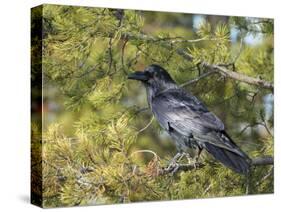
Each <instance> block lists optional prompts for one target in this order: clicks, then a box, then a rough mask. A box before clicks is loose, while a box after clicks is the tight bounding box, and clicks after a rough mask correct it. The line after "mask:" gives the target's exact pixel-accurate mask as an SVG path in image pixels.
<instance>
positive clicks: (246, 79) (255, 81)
mask: <svg viewBox="0 0 281 212" xmlns="http://www.w3.org/2000/svg"><path fill="white" fill-rule="evenodd" d="M123 37H124V38H126V39H132V40H143V41H146V42H158V43H159V45H160V46H162V47H164V48H166V49H169V50H172V48H173V42H172V41H169V40H159V39H158V38H155V37H153V36H149V35H146V34H138V35H136V34H131V33H126V34H124V35H123ZM186 42H188V40H187V41H186ZM190 42H191V43H192V41H190ZM176 53H177V54H178V55H180V56H182V57H183V58H184V59H186V60H188V61H193V60H194V57H193V56H192V55H191V54H189V53H187V52H186V51H185V50H184V49H177V50H176ZM201 63H202V64H203V66H204V67H205V68H207V69H209V72H216V73H219V74H220V75H222V76H224V77H228V78H231V79H234V80H237V81H240V82H243V83H247V84H250V85H255V86H259V87H262V88H265V89H269V90H271V91H273V89H274V85H273V83H272V82H268V81H266V80H263V79H260V78H255V77H251V76H248V75H246V74H243V73H241V72H234V71H231V70H229V69H227V68H225V66H224V65H223V64H220V65H216V64H208V63H206V62H205V61H201ZM208 75H209V74H208ZM187 84H188V82H187Z"/></svg>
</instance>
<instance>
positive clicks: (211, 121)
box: [151, 89, 224, 134]
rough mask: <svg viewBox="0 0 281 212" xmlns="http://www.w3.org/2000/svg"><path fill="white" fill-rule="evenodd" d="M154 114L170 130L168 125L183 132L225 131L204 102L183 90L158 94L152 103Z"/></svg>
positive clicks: (172, 90) (171, 90)
mask: <svg viewBox="0 0 281 212" xmlns="http://www.w3.org/2000/svg"><path fill="white" fill-rule="evenodd" d="M151 107H152V108H151V109H152V112H153V113H154V114H155V116H156V118H157V119H158V121H159V123H160V125H161V126H162V127H163V128H165V129H168V128H167V127H168V123H169V124H170V126H171V125H173V126H174V127H176V128H178V129H179V130H180V131H182V134H185V132H188V131H190V130H192V131H194V132H197V133H204V132H205V131H206V130H218V131H222V130H224V124H223V123H222V122H221V120H220V119H219V118H218V117H217V116H216V115H214V114H213V113H211V112H210V111H209V110H208V109H207V108H206V107H205V106H204V104H203V103H202V102H200V101H199V100H198V99H197V98H196V97H194V96H192V95H191V94H189V93H187V92H186V91H184V90H183V89H169V90H167V91H165V92H163V93H160V94H158V95H157V96H155V97H154V98H153V99H152V102H151Z"/></svg>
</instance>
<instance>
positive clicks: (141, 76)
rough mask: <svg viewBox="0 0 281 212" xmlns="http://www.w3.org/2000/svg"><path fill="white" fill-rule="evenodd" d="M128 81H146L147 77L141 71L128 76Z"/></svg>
mask: <svg viewBox="0 0 281 212" xmlns="http://www.w3.org/2000/svg"><path fill="white" fill-rule="evenodd" d="M128 79H133V80H140V81H146V80H148V76H147V75H146V74H145V72H143V71H136V72H134V73H131V74H129V75H128Z"/></svg>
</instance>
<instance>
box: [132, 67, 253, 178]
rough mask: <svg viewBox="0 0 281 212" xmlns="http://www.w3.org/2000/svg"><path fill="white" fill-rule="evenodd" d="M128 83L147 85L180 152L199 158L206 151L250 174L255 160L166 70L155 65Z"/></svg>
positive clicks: (152, 102)
mask: <svg viewBox="0 0 281 212" xmlns="http://www.w3.org/2000/svg"><path fill="white" fill-rule="evenodd" d="M128 79H134V80H139V81H141V82H142V83H143V84H144V86H145V88H146V92H147V101H148V104H149V107H150V109H151V111H152V113H153V115H154V116H155V117H156V119H157V120H158V122H159V124H160V126H161V127H162V128H163V129H165V130H166V131H167V132H168V133H169V135H170V136H171V137H172V138H173V140H174V141H175V143H176V146H177V149H178V150H179V151H180V152H185V151H186V150H187V148H193V149H194V148H196V149H197V150H198V156H197V158H199V155H200V153H201V151H202V150H203V149H205V150H207V152H209V153H210V154H211V155H212V156H213V157H214V158H215V159H217V160H218V161H220V162H221V163H223V164H224V165H225V166H227V167H229V168H231V169H232V170H234V171H235V172H237V173H240V174H247V173H248V172H249V169H250V165H251V159H250V158H249V157H248V156H247V155H246V154H245V153H244V152H243V151H242V150H241V149H240V148H239V147H238V146H237V145H236V144H235V143H234V142H233V140H232V139H231V138H230V136H229V135H228V134H227V133H226V131H225V128H224V124H223V123H222V121H221V120H220V119H219V118H218V117H217V116H216V115H215V114H213V113H212V112H210V111H209V110H208V109H207V108H206V106H205V105H204V104H203V103H202V102H201V101H199V100H198V99H197V98H196V97H195V96H193V95H191V94H190V93H189V92H187V91H186V90H184V89H182V88H181V87H179V86H178V85H177V84H176V83H175V81H174V80H173V79H172V78H171V76H170V75H169V74H168V72H167V71H166V70H165V69H164V68H162V67H160V66H159V65H154V64H153V65H150V66H149V67H147V68H145V69H144V70H143V71H137V72H134V73H132V74H130V75H129V76H128Z"/></svg>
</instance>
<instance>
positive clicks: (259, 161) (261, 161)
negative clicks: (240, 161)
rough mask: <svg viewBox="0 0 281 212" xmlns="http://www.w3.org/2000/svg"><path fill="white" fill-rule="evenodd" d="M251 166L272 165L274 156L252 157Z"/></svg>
mask: <svg viewBox="0 0 281 212" xmlns="http://www.w3.org/2000/svg"><path fill="white" fill-rule="evenodd" d="M252 164H253V166H265V165H273V164H274V158H273V157H271V156H265V157H259V158H254V159H252Z"/></svg>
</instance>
